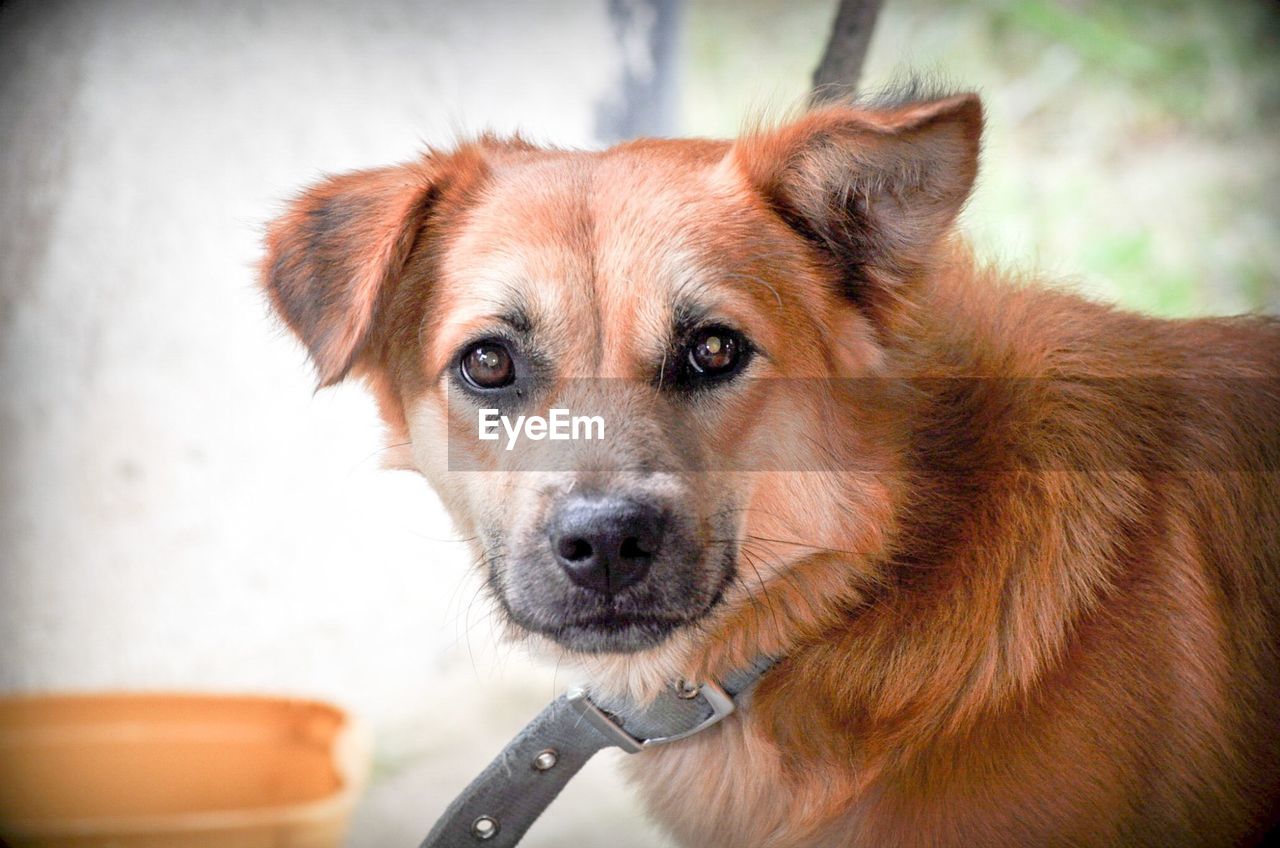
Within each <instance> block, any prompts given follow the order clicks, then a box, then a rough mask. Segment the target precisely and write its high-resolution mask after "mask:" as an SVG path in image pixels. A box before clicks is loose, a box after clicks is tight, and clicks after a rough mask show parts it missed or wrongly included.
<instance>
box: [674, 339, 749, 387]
mask: <svg viewBox="0 0 1280 848" xmlns="http://www.w3.org/2000/svg"><path fill="white" fill-rule="evenodd" d="M750 356H751V347H750V345H749V343H748V342H747V340H746V339H745V338H743V336H742V334H741V333H739V332H738V331H737V330H731V329H729V328H728V327H721V326H712V327H703V328H702V329H700V330H697V331H696V332H694V333H693V335H691V336H690V337H689V339H688V341H687V342H686V343H685V350H684V357H683V358H684V366H685V367H684V368H683V371H684V374H683V375H682V376H683V377H684V382H687V383H688V382H701V381H706V380H712V379H717V378H725V377H729V376H732V375H733V374H735V373H737V372H738V371H740V370H742V367H743V366H744V365H746V363H747V360H748V359H749V358H750Z"/></svg>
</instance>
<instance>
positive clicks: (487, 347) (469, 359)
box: [458, 341, 516, 389]
mask: <svg viewBox="0 0 1280 848" xmlns="http://www.w3.org/2000/svg"><path fill="white" fill-rule="evenodd" d="M458 367H459V370H461V371H462V377H463V379H464V380H466V381H467V382H468V383H470V384H471V385H473V386H475V387H476V388H477V389H501V388H502V387H504V386H509V385H511V384H512V383H513V382H514V381H515V379H516V368H515V362H514V361H513V360H512V358H511V351H509V350H507V348H506V345H504V344H502V343H501V342H496V341H483V342H476V343H475V344H473V345H472V346H471V347H469V348H467V349H466V350H465V351H463V354H462V359H461V360H460V361H459V363H458Z"/></svg>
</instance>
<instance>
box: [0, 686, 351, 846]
mask: <svg viewBox="0 0 1280 848" xmlns="http://www.w3.org/2000/svg"><path fill="white" fill-rule="evenodd" d="M368 769H369V745H368V740H367V736H366V735H365V733H364V732H363V731H361V729H360V728H359V727H357V726H356V724H355V723H354V722H353V721H352V719H351V717H350V716H348V715H347V714H346V713H344V712H343V711H341V710H339V709H337V708H336V707H333V706H330V705H328V704H323V703H319V702H316V701H301V700H288V699H281V698H263V697H238V696H237V697H226V696H216V695H178V694H146V695H142V694H104V695H53V696H32V697H26V696H23V697H13V698H0V839H3V840H4V841H7V842H8V844H9V845H11V846H13V848H30V847H32V846H39V848H45V847H46V846H48V847H49V848H52V846H58V848H89V847H90V846H93V848H107V846H111V848H142V847H143V846H145V848H214V846H216V847H217V848H268V846H269V848H336V846H338V845H339V844H340V843H341V841H342V838H343V835H344V833H345V831H346V827H347V822H348V819H349V817H350V813H351V808H352V806H353V805H354V803H355V800H356V797H357V795H358V794H359V791H360V789H361V788H362V786H363V784H364V781H365V778H366V777H367V774H368Z"/></svg>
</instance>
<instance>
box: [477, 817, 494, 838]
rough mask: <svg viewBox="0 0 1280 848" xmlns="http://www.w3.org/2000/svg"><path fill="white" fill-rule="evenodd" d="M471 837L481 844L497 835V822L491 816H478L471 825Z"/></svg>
mask: <svg viewBox="0 0 1280 848" xmlns="http://www.w3.org/2000/svg"><path fill="white" fill-rule="evenodd" d="M471 835H472V836H474V837H475V838H476V839H479V840H480V841H481V842H483V841H485V840H486V839H492V838H493V837H495V836H497V835H498V820H497V819H495V818H494V817H493V816H480V817H479V818H478V819H476V820H475V821H473V822H472V823H471Z"/></svg>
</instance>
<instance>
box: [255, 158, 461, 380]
mask: <svg viewBox="0 0 1280 848" xmlns="http://www.w3.org/2000/svg"><path fill="white" fill-rule="evenodd" d="M435 194H436V191H435V187H434V185H433V179H432V168H431V165H430V161H429V160H423V161H422V162H419V163H414V164H408V165H401V166H398V167H392V168H380V169H376V170H369V171H356V172H354V173H350V174H343V175H341V176H337V177H331V178H329V179H327V180H325V181H324V182H322V183H319V184H318V185H316V186H313V187H312V188H311V189H309V190H307V191H306V192H305V193H303V194H302V195H301V196H300V197H298V198H297V199H295V200H294V201H293V203H291V204H290V206H289V209H288V211H286V212H285V213H284V214H283V215H281V216H280V217H279V218H277V219H276V220H275V221H273V222H272V223H271V224H270V225H269V227H268V230H267V237H266V247H267V254H266V257H265V259H264V260H263V263H262V285H263V288H265V289H266V291H267V294H268V295H269V296H270V298H271V304H272V306H273V307H275V311H276V313H277V314H279V315H280V317H281V318H283V319H284V321H285V323H286V324H288V326H289V328H290V329H291V330H293V332H294V333H295V334H297V336H298V338H299V339H301V340H302V343H303V344H304V345H306V347H307V350H308V351H309V352H310V354H311V360H312V362H313V363H315V367H316V373H317V375H318V377H319V380H320V385H321V386H322V387H323V386H329V385H332V384H334V383H337V382H339V381H340V380H341V379H342V378H343V377H345V376H346V374H347V372H348V371H349V370H350V369H351V367H352V365H354V364H355V363H356V362H357V361H359V359H360V358H361V356H362V355H363V354H364V353H365V348H366V346H367V343H368V339H369V334H370V329H371V327H372V325H373V323H374V317H375V313H376V312H377V308H378V304H379V301H380V300H381V299H382V298H384V297H386V296H387V289H388V288H389V287H390V286H391V284H392V283H393V282H394V280H395V278H396V277H398V276H399V274H400V272H401V271H402V270H403V269H404V264H405V261H406V260H407V259H408V257H409V252H410V250H411V249H412V248H413V244H414V240H415V239H416V238H417V236H418V233H419V231H420V230H421V228H422V226H423V224H424V223H425V221H426V218H427V215H428V212H429V209H430V207H431V205H432V203H433V200H434V197H435Z"/></svg>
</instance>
